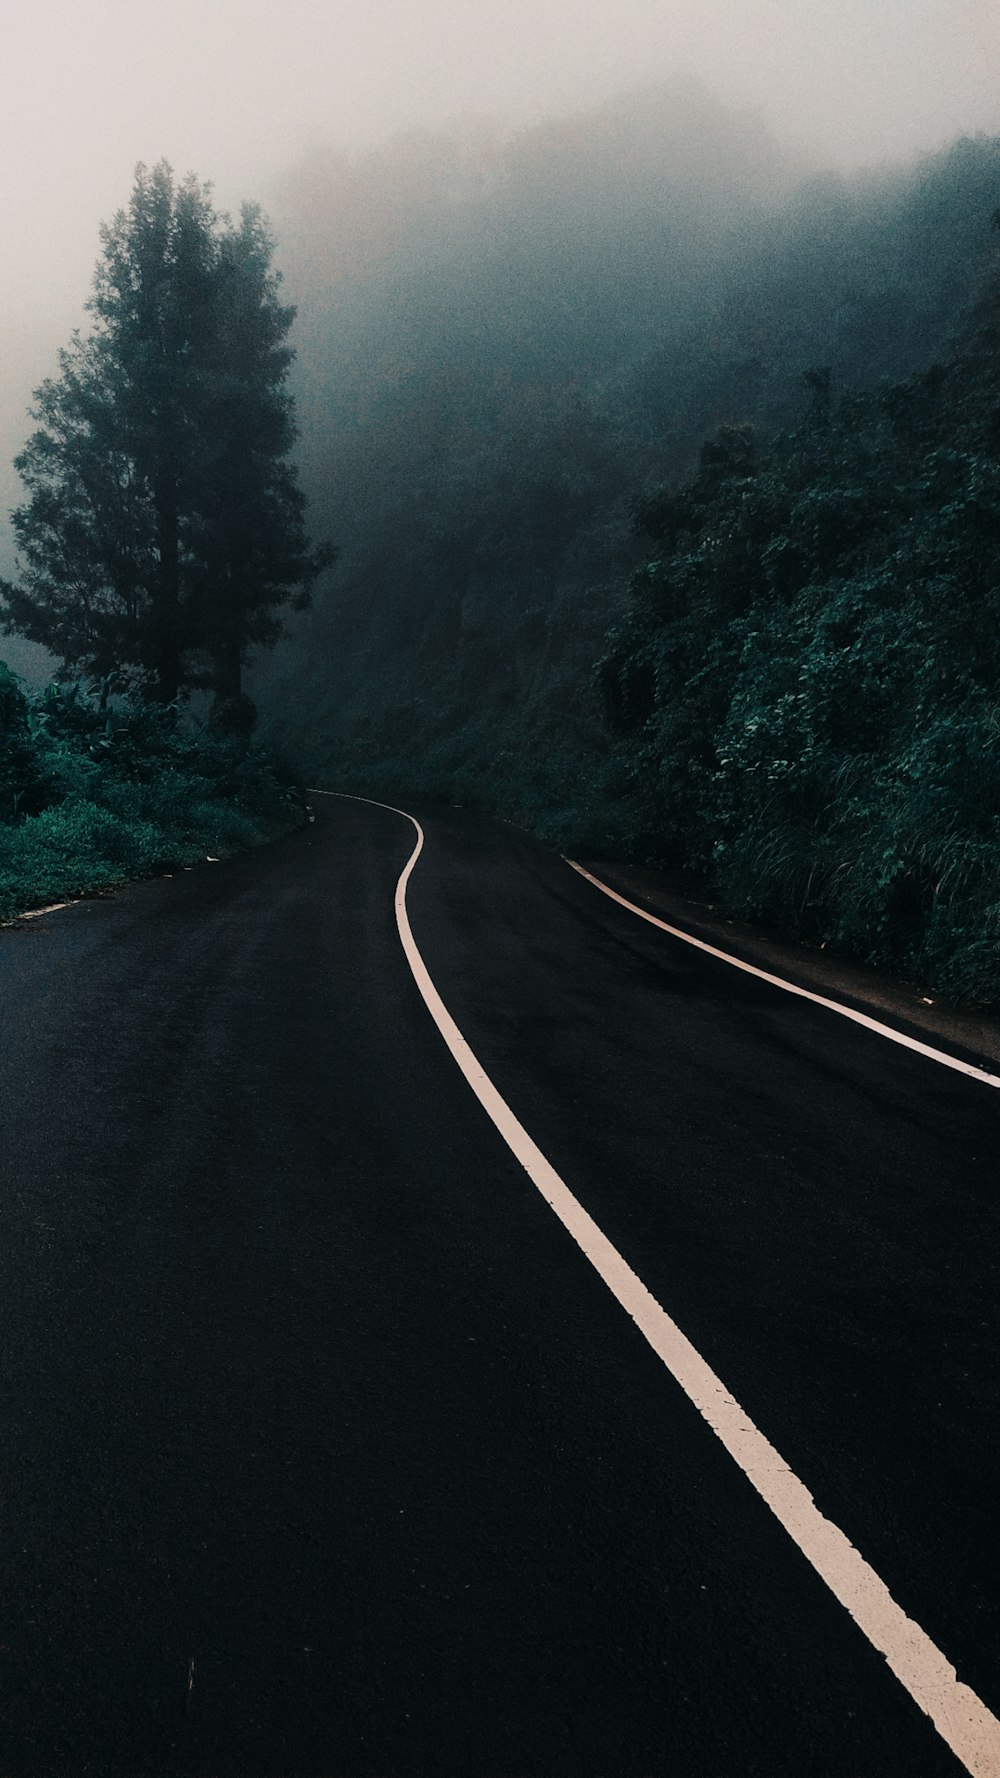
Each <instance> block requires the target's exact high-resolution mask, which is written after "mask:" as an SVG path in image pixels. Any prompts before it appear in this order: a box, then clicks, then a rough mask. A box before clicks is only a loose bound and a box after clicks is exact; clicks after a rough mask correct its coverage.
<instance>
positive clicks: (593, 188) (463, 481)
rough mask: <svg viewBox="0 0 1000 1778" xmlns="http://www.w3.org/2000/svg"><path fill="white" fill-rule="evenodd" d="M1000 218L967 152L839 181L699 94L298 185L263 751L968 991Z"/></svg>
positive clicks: (984, 948) (405, 143)
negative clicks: (280, 612) (304, 523)
mask: <svg viewBox="0 0 1000 1778" xmlns="http://www.w3.org/2000/svg"><path fill="white" fill-rule="evenodd" d="M998 200H1000V141H998V140H997V139H995V138H987V137H979V138H976V139H966V140H960V141H957V142H955V143H954V144H952V145H951V146H950V147H948V148H947V149H945V150H942V151H940V152H938V153H935V154H932V155H928V156H926V157H924V158H923V159H921V160H920V161H918V162H917V163H916V164H914V165H909V166H906V167H892V166H887V167H883V168H877V169H875V170H872V171H869V172H868V173H865V174H863V175H862V174H859V175H855V176H853V177H850V178H848V177H840V176H837V177H834V176H832V175H829V174H826V173H824V172H823V171H822V170H821V169H817V168H816V167H814V166H810V165H808V164H807V163H805V162H804V161H803V160H801V159H798V158H796V157H795V156H794V155H790V154H788V153H786V152H784V151H782V150H781V149H779V147H778V146H777V145H776V143H775V142H774V141H773V140H772V139H771V138H770V137H769V135H768V134H767V132H766V130H765V129H764V128H763V126H762V125H761V123H760V122H759V120H758V119H756V118H755V117H754V116H752V115H750V114H745V113H739V112H734V111H731V110H728V109H726V108H725V107H723V106H722V105H721V104H719V103H717V102H716V101H715V100H714V99H712V98H711V97H710V96H709V95H708V94H707V93H706V92H705V91H703V90H702V89H700V88H698V87H695V86H690V85H681V86H677V85H672V86H670V87H669V88H662V87H661V88H656V89H652V90H650V91H647V92H644V93H641V94H638V95H631V96H630V97H629V98H628V99H623V100H621V101H620V102H617V103H615V104H611V105H606V106H603V107H599V108H595V109H592V110H591V111H590V112H588V113H586V114H581V115H579V116H578V117H575V118H571V119H569V120H564V121H562V122H559V123H552V124H548V125H546V126H544V127H542V128H538V129H535V130H532V131H527V132H523V133H522V134H521V135H518V136H514V137H513V138H505V139H498V138H495V137H491V136H490V135H489V134H488V133H487V132H484V131H478V130H476V129H475V128H473V127H471V126H470V128H469V129H468V130H467V131H465V132H454V133H452V134H451V135H447V136H446V135H441V136H432V135H424V136H419V137H412V136H411V137H408V138H405V139H401V140H400V141H399V142H397V143H395V144H392V145H390V146H389V147H387V148H384V149H382V150H380V151H378V152H372V153H371V154H369V155H367V156H355V157H353V158H347V157H338V156H335V155H332V154H329V153H326V152H323V151H317V152H316V153H315V154H313V155H312V156H310V157H309V158H307V159H306V160H304V161H303V162H302V163H301V164H300V165H299V166H298V168H296V169H295V170H294V171H293V172H292V173H291V174H290V175H289V176H288V177H287V178H286V180H285V182H284V185H283V187H282V189H281V192H280V194H279V196H278V201H277V202H276V203H275V205H274V206H273V216H274V221H275V226H276V229H277V232H278V236H279V239H280V241H281V250H282V262H283V264H284V265H285V266H286V268H287V271H288V276H289V283H290V285H291V286H292V287H293V288H294V290H295V293H296V296H297V299H298V302H299V318H298V323H297V345H298V364H297V370H296V373H295V374H296V390H297V399H298V404H299V411H300V415H301V417H302V442H301V447H300V449H301V460H302V464H303V476H304V485H305V487H306V489H307V492H308V494H309V497H310V510H311V512H312V513H313V514H315V515H317V516H316V522H317V523H318V525H319V528H320V529H321V531H322V532H323V533H324V534H328V535H330V536H332V537H334V538H335V539H336V541H337V543H338V545H339V546H340V548H341V552H342V554H341V562H340V566H339V567H338V569H337V570H336V571H335V572H334V573H333V574H332V575H330V576H329V577H327V578H326V579H325V580H324V581H322V582H321V583H320V586H319V588H318V590H317V596H316V599H315V602H314V608H313V610H312V612H311V613H310V614H308V615H307V616H306V617H305V618H303V619H301V620H299V621H298V623H297V624H296V626H295V627H294V629H293V630H292V631H291V633H290V635H289V637H288V639H287V640H286V641H284V642H282V643H281V644H280V645H279V648H278V650H277V651H276V653H275V655H274V656H273V658H270V659H269V660H267V661H265V662H263V663H262V664H261V666H260V667H259V668H258V671H257V674H256V676H255V678H254V682H253V690H254V696H255V697H256V698H257V699H258V701H259V703H260V705H261V708H262V711H263V713H264V716H265V720H266V723H267V727H268V732H269V733H270V735H271V736H272V737H273V738H274V739H275V741H276V742H278V743H279V744H280V745H281V746H282V747H283V748H284V749H286V750H288V751H290V752H291V753H292V754H293V755H294V756H295V757H297V758H298V759H299V760H301V761H302V762H303V764H304V766H305V769H306V770H307V771H308V772H309V773H310V774H317V775H320V781H323V782H330V783H336V784H338V785H342V786H344V787H347V788H350V789H354V790H357V791H360V792H364V793H367V794H372V795H376V796H379V795H391V796H394V797H399V798H404V797H409V798H420V797H425V798H435V799H444V800H447V801H449V802H458V803H462V804H464V805H466V806H469V807H475V808H479V809H483V810H486V811H491V812H493V813H496V814H501V815H503V816H504V817H506V818H508V819H512V820H515V821H518V822H520V823H522V824H524V825H525V826H528V827H530V828H533V829H534V830H535V831H537V832H538V833H540V834H542V835H543V836H544V837H546V838H547V839H548V840H550V841H551V842H553V843H556V844H558V845H559V846H560V847H561V848H563V849H567V850H569V849H572V850H574V851H576V852H577V853H578V854H582V855H585V856H589V857H592V858H597V857H605V858H608V857H617V858H627V859H632V860H639V861H643V862H647V863H654V864H661V865H668V866H670V867H672V868H674V869H680V870H683V871H686V872H689V873H691V875H692V877H693V879H695V880H696V881H697V882H699V883H700V884H702V885H704V886H706V887H707V888H709V889H710V890H711V892H712V895H713V896H714V897H715V898H716V899H718V900H719V901H720V902H722V903H723V904H724V905H726V906H728V907H729V908H730V909H731V910H733V911H737V912H740V913H743V914H746V915H749V916H751V917H755V918H759V919H763V920H767V921H769V922H771V923H773V924H774V925H776V926H777V927H778V928H780V929H781V930H783V931H785V932H788V933H793V934H796V935H799V936H802V937H805V938H808V939H811V940H814V941H815V942H817V943H830V944H832V945H834V946H836V947H838V948H839V949H841V950H842V951H844V952H846V953H848V954H851V955H854V956H857V957H860V958H865V959H867V960H869V961H872V962H875V963H877V964H879V965H882V966H885V967H889V968H892V969H895V970H898V971H903V972H907V973H909V974H911V975H913V976H915V977H916V978H918V979H919V980H921V981H924V982H926V983H928V984H930V985H932V986H933V988H934V989H935V991H938V992H943V993H946V994H951V995H953V996H955V997H958V998H965V999H973V1000H979V1001H986V1002H991V1001H995V1000H996V998H997V996H998V994H1000V942H998V941H1000V881H998V872H997V859H998V857H1000V778H998V771H1000V732H998V714H997V712H998V706H1000V697H998V692H1000V679H998V669H1000V656H998V653H997V646H996V635H997V618H998V615H1000V574H998V568H997V562H998V544H1000V525H998V513H1000V508H998V505H997V498H998V494H997V490H998V487H1000V482H998V473H1000V466H998V461H997V458H998V449H1000V435H998V431H997V421H996V414H997V393H998V387H997V374H998V367H1000V360H998V348H997V334H996V318H997V304H998V297H997V277H998V272H997V257H998V251H997V250H998V242H1000V236H998V235H997V233H996V232H995V229H993V228H991V219H992V218H993V217H994V215H995V212H996V209H997V204H998Z"/></svg>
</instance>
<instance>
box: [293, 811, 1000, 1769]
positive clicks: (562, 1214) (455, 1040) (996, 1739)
mask: <svg viewBox="0 0 1000 1778" xmlns="http://www.w3.org/2000/svg"><path fill="white" fill-rule="evenodd" d="M310 794H311V795H319V796H336V795H339V794H340V793H338V792H336V791H330V790H325V791H312V792H310ZM345 800H347V801H350V802H363V803H368V804H369V806H370V807H375V808H379V809H388V810H390V811H391V813H392V814H394V815H401V816H402V817H403V819H404V820H406V821H409V822H410V823H411V824H412V826H413V827H414V828H415V830H416V834H417V843H416V845H415V847H414V848H413V851H412V852H411V854H410V856H409V858H408V860H407V862H406V864H405V866H404V867H403V872H402V875H401V876H400V878H399V882H398V883H397V885H396V901H395V906H396V925H397V927H398V930H399V937H400V942H401V944H402V946H403V950H404V952H405V954H406V960H407V962H408V964H409V966H410V970H411V972H412V974H413V979H414V981H415V982H416V984H417V987H418V988H419V990H420V993H421V995H422V997H423V1000H424V1003H425V1005H426V1007H427V1010H428V1012H429V1013H430V1015H431V1017H432V1019H433V1020H434V1023H435V1024H436V1026H437V1028H438V1030H439V1031H440V1033H441V1036H442V1037H443V1038H444V1041H445V1043H446V1044H447V1045H448V1048H449V1050H450V1051H451V1054H452V1056H453V1057H454V1059H455V1061H456V1062H457V1063H458V1066H459V1068H460V1069H461V1070H462V1073H463V1074H464V1076H465V1078H466V1080H467V1081H468V1083H469V1085H470V1087H471V1088H472V1090H473V1092H474V1093H475V1095H476V1097H477V1099H478V1100H479V1102H480V1104H481V1105H482V1107H483V1109H484V1111H485V1112H486V1113H487V1115H488V1116H489V1117H490V1118H491V1119H492V1121H493V1123H494V1124H495V1125H496V1128H497V1129H498V1131H499V1132H500V1135H501V1136H502V1137H503V1139H504V1141H505V1142H506V1144H507V1146H508V1148H509V1149H510V1150H511V1153H512V1154H513V1155H514V1156H515V1158H516V1159H517V1160H518V1161H519V1162H520V1164H521V1166H522V1167H523V1168H524V1171H525V1172H526V1173H527V1175H528V1178H529V1179H530V1180H531V1181H532V1183H533V1184H534V1185H535V1186H537V1188H538V1190H539V1191H540V1192H541V1194H542V1196H543V1198H544V1199H545V1200H546V1202H547V1203H548V1204H549V1205H550V1207H551V1208H552V1209H553V1210H554V1211H555V1214H556V1215H557V1216H558V1218H559V1220H560V1222H561V1223H562V1224H563V1227H564V1228H565V1229H566V1230H567V1231H568V1233H569V1234H570V1235H572V1237H573V1239H574V1241H575V1242H576V1244H577V1246H578V1247H579V1248H580V1249H581V1251H582V1252H583V1253H584V1254H585V1255H586V1257H587V1259H588V1260H589V1261H590V1263H591V1265H592V1266H593V1267H594V1269H595V1271H596V1272H598V1273H599V1274H600V1276H601V1278H603V1280H604V1282H605V1284H606V1285H607V1286H608V1289H609V1290H610V1291H611V1293H612V1295H613V1296H615V1297H616V1298H617V1299H618V1301H619V1303H620V1304H621V1306H622V1308H623V1309H624V1310H625V1311H626V1313H627V1314H628V1315H629V1316H631V1318H632V1320H633V1321H634V1322H635V1325H636V1327H637V1328H638V1329H639V1331H640V1332H641V1333H642V1334H643V1335H644V1336H645V1338H646V1340H647V1341H648V1343H649V1345H650V1346H651V1347H652V1349H653V1351H654V1352H655V1353H656V1354H657V1356H658V1357H659V1358H660V1359H662V1361H663V1363H664V1364H665V1365H666V1367H667V1370H668V1371H669V1372H670V1374H671V1376H672V1377H673V1378H674V1379H675V1381H676V1382H678V1383H679V1384H680V1386H681V1388H682V1389H683V1390H684V1393H685V1395H687V1397H688V1398H689V1400H690V1401H691V1402H693V1404H694V1406H695V1407H696V1408H697V1409H698V1412H699V1413H700V1414H701V1416H702V1418H703V1419H704V1420H706V1421H707V1423H708V1425H709V1426H710V1427H711V1428H712V1431H713V1432H714V1433H715V1434H716V1435H717V1437H718V1438H719V1439H720V1440H721V1441H722V1443H723V1445H725V1447H726V1450H727V1451H728V1452H729V1454H730V1456H731V1457H733V1458H734V1459H735V1461H736V1462H737V1463H738V1464H739V1467H740V1468H741V1469H742V1470H743V1472H744V1474H745V1475H746V1476H747V1478H748V1480H749V1481H750V1482H751V1483H752V1484H753V1486H754V1488H756V1490H757V1493H758V1494H759V1495H760V1496H761V1499H762V1500H764V1501H765V1502H766V1504H767V1505H768V1506H769V1507H770V1509H771V1511H772V1512H773V1513H774V1515H775V1517H776V1518H777V1519H778V1520H779V1521H780V1523H781V1524H782V1525H783V1526H784V1528H785V1530H786V1531H787V1532H788V1534H789V1536H790V1537H791V1538H792V1540H793V1541H794V1542H795V1543H796V1544H797V1545H798V1547H799V1549H800V1550H801V1551H802V1553H803V1555H804V1556H805V1557H806V1559H807V1561H809V1562H810V1563H811V1564H812V1566H813V1568H814V1569H815V1570H816V1572H817V1574H818V1575H819V1576H820V1578H821V1579H822V1580H824V1581H825V1582H826V1584H827V1586H828V1587H829V1588H830V1591H831V1592H832V1593H833V1594H834V1596H835V1597H836V1598H837V1599H839V1601H840V1603H841V1605H843V1606H844V1607H845V1609H846V1610H847V1611H848V1612H849V1613H850V1615H851V1617H852V1618H853V1619H854V1621H855V1623H856V1624H857V1625H858V1627H859V1629H861V1630H862V1631H863V1632H864V1634H865V1635H866V1636H867V1638H868V1640H869V1642H870V1643H871V1644H872V1645H873V1647H875V1648H876V1649H878V1651H879V1653H880V1654H881V1655H884V1657H885V1659H886V1661H887V1663H888V1665H889V1667H890V1668H891V1670H892V1672H893V1673H894V1674H895V1675H896V1678H897V1679H898V1680H899V1681H900V1683H901V1684H902V1685H903V1686H904V1687H905V1689H906V1690H907V1691H908V1692H909V1694H910V1696H911V1698H913V1699H914V1701H915V1703H917V1704H918V1705H919V1707H920V1709H921V1710H922V1711H924V1713H925V1715H927V1716H929V1717H930V1719H931V1721H932V1722H933V1724H934V1726H935V1728H936V1729H937V1731H938V1734H939V1735H940V1736H941V1737H942V1739H943V1740H944V1741H945V1742H946V1743H947V1745H948V1746H949V1747H950V1748H951V1750H952V1752H953V1753H954V1754H955V1755H956V1757H957V1758H958V1759H959V1760H960V1761H961V1762H962V1764H963V1765H964V1766H965V1768H966V1771H968V1772H970V1773H971V1774H972V1778H1000V1722H998V1721H997V1718H996V1717H995V1716H994V1715H993V1714H992V1712H991V1711H989V1710H988V1709H987V1708H986V1705H985V1704H984V1703H983V1702H982V1700H981V1699H980V1698H979V1697H977V1695H976V1693H975V1692H974V1691H972V1690H970V1688H969V1687H968V1686H966V1685H963V1684H962V1683H961V1682H960V1680H959V1679H958V1677H957V1675H956V1672H955V1669H954V1667H953V1666H952V1665H951V1663H950V1661H948V1660H947V1659H946V1658H945V1656H944V1655H943V1654H942V1653H941V1650H940V1649H939V1648H937V1647H936V1645H935V1644H934V1643H933V1642H932V1641H931V1639H930V1637H929V1636H928V1635H926V1633H925V1632H924V1631H923V1630H922V1629H921V1628H920V1625H919V1624H917V1623H914V1621H913V1619H912V1618H908V1617H907V1616H906V1613H905V1612H904V1611H903V1610H902V1608H901V1607H900V1606H899V1605H897V1604H896V1601H895V1600H894V1599H893V1597H892V1595H891V1593H890V1592H889V1589H888V1587H887V1586H886V1584H885V1582H884V1581H883V1580H880V1578H879V1576H878V1575H877V1574H876V1573H875V1570H874V1569H873V1568H870V1567H869V1565H868V1563H867V1562H866V1561H865V1560H864V1557H863V1556H861V1555H860V1554H859V1552H858V1551H857V1550H856V1549H855V1548H854V1545H853V1544H852V1543H850V1542H849V1540H848V1538H847V1537H846V1536H845V1535H844V1533H843V1532H842V1531H841V1530H839V1528H838V1527H837V1526H836V1525H834V1524H833V1523H832V1522H831V1521H830V1520H829V1519H826V1518H824V1517H823V1515H822V1513H821V1512H820V1511H819V1509H818V1508H817V1506H816V1504H815V1502H814V1500H813V1497H812V1495H811V1494H810V1493H809V1491H808V1489H807V1488H806V1487H805V1485H804V1483H802V1482H800V1481H799V1479H798V1477H797V1476H796V1475H794V1474H793V1473H792V1471H791V1470H790V1469H789V1467H788V1464H787V1463H786V1462H785V1461H784V1459H783V1458H782V1457H780V1456H779V1454H778V1452H777V1451H776V1450H775V1449H774V1446H773V1445H772V1444H770V1443H769V1442H768V1440H767V1439H766V1438H765V1437H764V1435H763V1433H762V1432H760V1431H758V1429H757V1427H756V1426H755V1425H754V1423H753V1421H752V1420H751V1419H750V1418H749V1415H747V1414H746V1413H744V1411H743V1409H742V1408H741V1407H740V1405H739V1402H737V1401H735V1400H734V1398H733V1397H732V1396H731V1395H730V1393H729V1391H728V1389H727V1388H726V1387H725V1384H724V1383H722V1382H721V1380H720V1379H719V1378H718V1377H717V1376H716V1375H715V1372H714V1371H713V1370H711V1369H710V1367H709V1366H708V1365H707V1364H706V1362H705V1360H704V1359H703V1358H702V1356H701V1354H700V1353H699V1352H698V1351H696V1349H695V1347H694V1346H692V1344H691V1342H690V1340H688V1339H687V1338H686V1336H685V1335H684V1334H683V1333H682V1332H681V1330H680V1328H679V1327H678V1326H677V1324H676V1322H674V1321H672V1320H671V1318H670V1316H669V1315H668V1314H667V1312H666V1310H665V1309H662V1308H661V1307H660V1305H659V1303H658V1302H657V1301H656V1299H655V1297H654V1296H653V1295H652V1294H651V1292H650V1291H648V1290H647V1289H646V1286H645V1285H644V1284H643V1282H642V1280H641V1279H640V1278H638V1277H637V1276H636V1274H635V1272H633V1271H632V1268H631V1267H630V1266H629V1265H628V1264H627V1263H626V1261H625V1260H624V1259H623V1258H622V1256H621V1254H620V1253H619V1252H618V1250H617V1248H616V1247H613V1246H612V1244H611V1242H610V1241H609V1240H608V1238H607V1236H606V1235H605V1234H604V1233H603V1232H602V1231H601V1229H599V1228H598V1226H597V1224H596V1222H594V1220H593V1218H592V1217H591V1216H589V1215H588V1213H587V1211H586V1210H584V1208H583V1206H582V1204H579V1203H578V1202H577V1200H576V1198H574V1196H573V1194H572V1192H571V1191H570V1189H569V1187H568V1186H567V1185H565V1184H564V1182H563V1180H562V1179H560V1177H559V1175H558V1173H557V1172H556V1171H555V1169H554V1168H553V1167H552V1166H551V1165H550V1163H549V1162H548V1161H547V1160H546V1158H545V1156H544V1155H543V1154H542V1152H541V1149H540V1148H538V1147H537V1146H536V1144H535V1143H534V1142H533V1141H532V1139H531V1137H530V1136H529V1135H528V1132H527V1130H526V1129H525V1128H524V1126H523V1124H521V1123H519V1122H518V1120H517V1118H516V1117H515V1116H514V1113H513V1112H512V1111H511V1109H510V1106H509V1105H508V1104H507V1102H506V1100H505V1099H503V1098H502V1097H501V1095H500V1093H499V1092H498V1091H497V1089H496V1087H495V1086H494V1085H493V1082H492V1081H491V1080H490V1078H489V1076H488V1074H487V1073H486V1071H485V1069H484V1068H483V1067H482V1064H481V1063H480V1062H479V1061H478V1059H477V1058H476V1056H475V1055H474V1054H473V1052H472V1050H471V1049H470V1048H469V1045H468V1043H467V1042H466V1040H465V1038H464V1037H463V1036H462V1033H461V1032H460V1030H459V1029H458V1026H457V1025H456V1023H455V1021H454V1019H453V1018H452V1016H451V1014H450V1013H449V1011H448V1009H447V1007H446V1006H445V1004H444V1002H443V1000H442V999H441V996H440V994H439V993H438V991H437V989H436V988H435V986H434V983H433V982H432V981H431V978H430V975H429V974H428V971H427V967H426V965H425V963H424V960H423V958H422V957H421V955H420V952H419V950H418V949H417V945H416V941H415V939H414V937H413V933H412V931H411V928H410V921H409V916H408V914H407V911H406V886H407V884H408V882H409V880H410V877H411V875H412V873H413V868H414V866H415V864H416V862H417V859H418V858H419V857H420V854H421V851H422V850H423V845H424V833H423V828H422V827H421V826H420V823H419V821H417V820H416V818H415V817H414V816H413V815H409V814H407V812H406V810H405V809H397V808H395V807H394V805H393V804H392V803H372V801H371V799H370V798H368V797H348V798H346V799H345Z"/></svg>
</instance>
